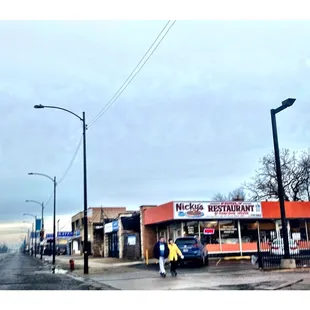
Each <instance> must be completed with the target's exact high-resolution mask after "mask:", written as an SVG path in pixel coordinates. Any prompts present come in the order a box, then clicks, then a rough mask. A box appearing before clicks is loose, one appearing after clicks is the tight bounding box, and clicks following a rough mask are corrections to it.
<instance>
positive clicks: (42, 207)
mask: <svg viewBox="0 0 310 310" xmlns="http://www.w3.org/2000/svg"><path fill="white" fill-rule="evenodd" d="M25 202H33V203H36V204H38V205H40V206H41V209H42V223H41V230H44V217H43V213H44V202H39V201H37V200H25Z"/></svg>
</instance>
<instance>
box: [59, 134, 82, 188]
mask: <svg viewBox="0 0 310 310" xmlns="http://www.w3.org/2000/svg"><path fill="white" fill-rule="evenodd" d="M82 141H83V137H81V139H80V141H79V143H78V146H77V148H76V150H75V152H74V154H73V157H72V159H71V161H70V163H69V165H68V167H67V169H66V171H65V172H64V174H63V175H62V177H61V178H60V179H59V181H58V182H57V185H59V184H61V183H62V182H63V181H64V179H65V178H66V177H67V175H68V173H69V171H70V170H71V168H72V165H73V163H74V161H75V159H76V156H77V154H78V152H79V150H80V147H81V145H82Z"/></svg>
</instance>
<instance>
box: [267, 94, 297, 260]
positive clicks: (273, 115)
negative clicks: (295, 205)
mask: <svg viewBox="0 0 310 310" xmlns="http://www.w3.org/2000/svg"><path fill="white" fill-rule="evenodd" d="M295 100H296V99H293V98H288V99H286V100H284V101H283V102H282V105H281V106H280V107H278V108H276V109H271V110H270V114H271V124H272V135H273V144H274V156H275V162H276V170H277V181H278V197H279V202H280V212H281V222H282V232H283V243H284V259H289V258H290V250H289V241H288V231H287V220H286V215H285V205H284V195H285V193H284V188H283V183H282V172H281V162H280V151H279V141H278V133H277V123H276V114H277V113H279V112H281V111H283V110H284V109H286V108H288V107H291V106H292V105H293V104H294V102H295Z"/></svg>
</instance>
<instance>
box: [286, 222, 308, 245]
mask: <svg viewBox="0 0 310 310" xmlns="http://www.w3.org/2000/svg"><path fill="white" fill-rule="evenodd" d="M289 223H290V237H291V238H292V239H293V240H296V241H305V240H307V231H306V225H305V224H306V223H305V220H289Z"/></svg>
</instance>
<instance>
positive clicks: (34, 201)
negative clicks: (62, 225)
mask: <svg viewBox="0 0 310 310" xmlns="http://www.w3.org/2000/svg"><path fill="white" fill-rule="evenodd" d="M25 202H33V203H37V204H38V205H40V206H42V202H39V201H36V200H25Z"/></svg>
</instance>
